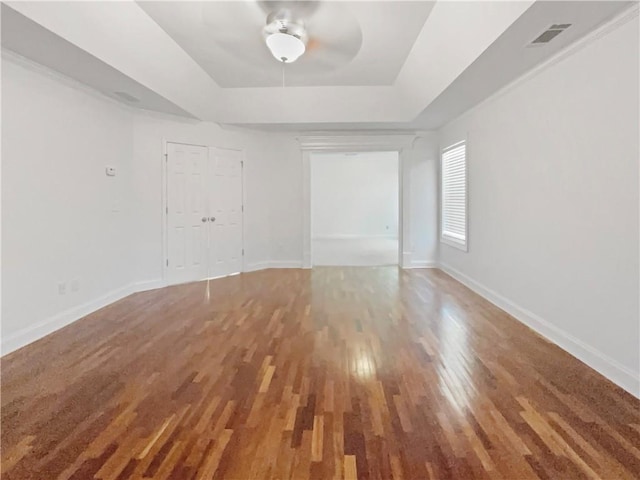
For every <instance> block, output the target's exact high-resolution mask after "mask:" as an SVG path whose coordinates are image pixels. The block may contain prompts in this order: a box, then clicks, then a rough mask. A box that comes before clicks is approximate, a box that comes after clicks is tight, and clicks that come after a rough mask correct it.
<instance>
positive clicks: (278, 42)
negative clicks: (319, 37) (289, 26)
mask: <svg viewBox="0 0 640 480" xmlns="http://www.w3.org/2000/svg"><path fill="white" fill-rule="evenodd" d="M266 42H267V47H269V51H270V52H271V54H272V55H273V56H274V57H275V58H276V59H277V60H279V61H281V62H284V63H293V62H295V61H296V60H297V59H298V58H299V57H300V56H301V55H302V54H303V53H304V52H305V50H306V46H305V44H304V42H303V41H302V40H301V39H299V38H298V37H296V36H295V35H291V34H290V33H283V32H277V33H272V34H271V35H269V36H268V37H267V39H266Z"/></svg>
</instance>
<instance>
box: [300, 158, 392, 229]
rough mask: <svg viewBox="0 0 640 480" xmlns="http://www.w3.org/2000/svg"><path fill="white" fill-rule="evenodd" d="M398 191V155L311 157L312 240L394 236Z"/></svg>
mask: <svg viewBox="0 0 640 480" xmlns="http://www.w3.org/2000/svg"><path fill="white" fill-rule="evenodd" d="M398 187H399V179H398V152H366V153H359V154H346V153H327V154H315V155H312V156H311V235H312V237H344V236H360V237H380V236H387V237H397V236H398V190H399V188H398Z"/></svg>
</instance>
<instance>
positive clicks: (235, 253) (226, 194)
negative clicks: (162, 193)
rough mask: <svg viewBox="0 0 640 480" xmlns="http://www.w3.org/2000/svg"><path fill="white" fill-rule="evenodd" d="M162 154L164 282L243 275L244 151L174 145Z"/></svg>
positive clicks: (176, 282)
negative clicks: (164, 159) (164, 179)
mask: <svg viewBox="0 0 640 480" xmlns="http://www.w3.org/2000/svg"><path fill="white" fill-rule="evenodd" d="M166 151H167V155H166V197H165V198H166V205H165V216H166V219H165V220H166V229H165V230H166V238H165V244H166V248H165V280H166V283H167V284H169V285H173V284H178V283H186V282H193V281H198V280H204V279H207V278H217V277H223V276H227V275H232V274H235V273H239V272H241V271H242V269H243V265H242V256H243V247H242V245H243V215H242V213H243V212H242V210H243V207H242V204H243V202H242V198H243V194H242V167H243V161H242V152H241V151H238V150H227V149H222V148H215V147H206V146H201V145H187V144H182V143H172V142H168V143H167V150H166Z"/></svg>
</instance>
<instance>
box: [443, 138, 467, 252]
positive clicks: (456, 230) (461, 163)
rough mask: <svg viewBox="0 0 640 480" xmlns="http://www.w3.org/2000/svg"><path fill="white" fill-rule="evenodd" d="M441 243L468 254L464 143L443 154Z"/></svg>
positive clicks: (447, 149) (445, 150)
mask: <svg viewBox="0 0 640 480" xmlns="http://www.w3.org/2000/svg"><path fill="white" fill-rule="evenodd" d="M441 222H442V237H441V238H442V242H444V243H446V244H447V245H451V246H453V247H456V248H459V249H461V250H464V251H465V252H466V251H467V154H466V144H465V142H458V143H456V144H454V145H451V146H450V147H447V148H445V149H444V150H443V151H442V211H441Z"/></svg>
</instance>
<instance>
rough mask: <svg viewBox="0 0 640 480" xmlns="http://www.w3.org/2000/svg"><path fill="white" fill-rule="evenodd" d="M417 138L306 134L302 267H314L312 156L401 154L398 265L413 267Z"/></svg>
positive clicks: (303, 138)
mask: <svg viewBox="0 0 640 480" xmlns="http://www.w3.org/2000/svg"><path fill="white" fill-rule="evenodd" d="M417 138H418V135H417V134H415V133H409V134H389V135H304V136H300V137H298V138H297V140H298V143H299V144H300V151H301V154H302V268H311V267H312V266H313V259H312V251H311V155H312V154H313V153H354V152H355V153H360V152H398V182H399V185H398V194H399V197H400V198H399V200H400V201H399V210H400V211H399V216H398V265H399V266H400V267H401V268H411V258H412V246H411V224H410V221H411V208H410V206H411V160H412V159H411V156H410V155H409V152H410V150H412V147H413V144H414V142H415V140H416V139H417Z"/></svg>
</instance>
